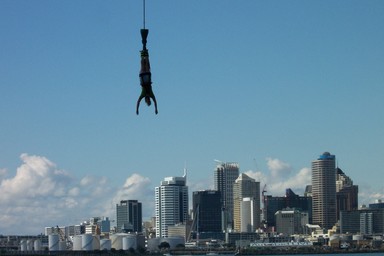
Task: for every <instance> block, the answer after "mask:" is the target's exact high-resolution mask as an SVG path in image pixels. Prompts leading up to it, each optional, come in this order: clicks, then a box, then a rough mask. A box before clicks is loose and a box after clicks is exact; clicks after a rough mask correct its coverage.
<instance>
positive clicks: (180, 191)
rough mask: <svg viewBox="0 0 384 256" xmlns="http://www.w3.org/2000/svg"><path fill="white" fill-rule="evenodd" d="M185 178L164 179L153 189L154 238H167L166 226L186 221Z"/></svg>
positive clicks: (186, 191)
mask: <svg viewBox="0 0 384 256" xmlns="http://www.w3.org/2000/svg"><path fill="white" fill-rule="evenodd" d="M186 182H187V176H186V173H184V176H183V177H166V178H164V181H162V182H161V185H160V186H159V187H156V188H155V203H156V205H155V207H156V210H155V211H156V237H168V226H172V225H175V224H179V223H186V222H187V220H188V187H187V186H186Z"/></svg>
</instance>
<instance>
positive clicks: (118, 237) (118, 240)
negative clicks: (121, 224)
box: [111, 234, 125, 250]
mask: <svg viewBox="0 0 384 256" xmlns="http://www.w3.org/2000/svg"><path fill="white" fill-rule="evenodd" d="M123 236H125V235H124V234H114V235H112V236H111V247H112V248H114V249H116V250H121V249H123Z"/></svg>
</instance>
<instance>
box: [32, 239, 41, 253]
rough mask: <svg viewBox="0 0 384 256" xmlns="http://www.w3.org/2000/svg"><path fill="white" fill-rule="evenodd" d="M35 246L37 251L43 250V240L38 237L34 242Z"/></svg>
mask: <svg viewBox="0 0 384 256" xmlns="http://www.w3.org/2000/svg"><path fill="white" fill-rule="evenodd" d="M33 247H34V249H35V251H41V240H40V239H36V240H35V242H34V243H33Z"/></svg>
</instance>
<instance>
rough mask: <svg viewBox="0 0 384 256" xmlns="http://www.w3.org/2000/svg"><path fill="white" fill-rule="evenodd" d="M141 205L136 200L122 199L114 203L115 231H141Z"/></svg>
mask: <svg viewBox="0 0 384 256" xmlns="http://www.w3.org/2000/svg"><path fill="white" fill-rule="evenodd" d="M142 222H143V214H142V206H141V203H140V202H139V201H137V200H122V201H120V205H118V204H116V226H117V232H142Z"/></svg>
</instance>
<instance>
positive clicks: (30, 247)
mask: <svg viewBox="0 0 384 256" xmlns="http://www.w3.org/2000/svg"><path fill="white" fill-rule="evenodd" d="M32 250H33V240H31V239H28V240H27V251H32Z"/></svg>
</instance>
